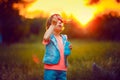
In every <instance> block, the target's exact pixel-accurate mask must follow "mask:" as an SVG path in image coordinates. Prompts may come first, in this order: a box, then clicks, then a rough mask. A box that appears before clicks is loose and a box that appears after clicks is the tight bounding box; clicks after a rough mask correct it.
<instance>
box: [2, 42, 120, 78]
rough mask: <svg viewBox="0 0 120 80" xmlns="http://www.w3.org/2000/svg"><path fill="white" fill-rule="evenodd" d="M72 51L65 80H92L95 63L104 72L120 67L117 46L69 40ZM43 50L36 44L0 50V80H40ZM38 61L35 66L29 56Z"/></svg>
mask: <svg viewBox="0 0 120 80" xmlns="http://www.w3.org/2000/svg"><path fill="white" fill-rule="evenodd" d="M71 43H72V46H73V49H72V53H71V55H70V56H69V57H68V61H69V66H68V80H93V79H92V64H93V63H94V62H95V63H96V64H98V65H100V66H101V67H103V68H105V69H106V70H109V71H110V70H112V69H113V64H115V65H116V66H115V67H117V66H120V59H119V57H120V42H103V41H101V42H95V41H79V40H71ZM44 52H45V49H44V46H43V45H42V44H41V43H40V42H38V43H24V44H21V43H19V44H12V45H10V46H0V69H1V71H0V76H1V80H4V79H7V80H43V72H44V69H43V63H42V58H43V55H44ZM33 55H36V56H38V57H39V59H40V64H36V63H34V61H33V59H32V56H33Z"/></svg>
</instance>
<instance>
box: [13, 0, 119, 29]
mask: <svg viewBox="0 0 120 80" xmlns="http://www.w3.org/2000/svg"><path fill="white" fill-rule="evenodd" d="M24 1H27V0H24ZM89 1H90V0H30V3H29V1H27V3H26V4H21V3H15V4H13V7H14V8H16V9H19V10H20V11H19V14H20V15H21V16H24V17H25V18H35V17H48V15H50V14H53V13H60V14H62V13H64V14H66V16H64V17H70V16H71V15H72V16H74V17H75V18H76V19H77V20H78V21H79V22H80V23H81V24H82V25H83V28H84V27H85V25H86V24H87V23H88V22H89V21H91V20H92V19H93V18H95V17H96V14H99V13H103V12H106V11H109V10H115V11H118V12H119V11H120V4H119V3H117V2H115V0H99V2H98V3H95V4H89V5H88V3H89ZM64 17H63V18H64Z"/></svg>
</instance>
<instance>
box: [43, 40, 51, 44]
mask: <svg viewBox="0 0 120 80" xmlns="http://www.w3.org/2000/svg"><path fill="white" fill-rule="evenodd" d="M49 42H50V40H43V41H42V44H44V45H47V44H48V43H49Z"/></svg>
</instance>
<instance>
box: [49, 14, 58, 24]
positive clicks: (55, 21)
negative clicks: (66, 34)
mask: <svg viewBox="0 0 120 80" xmlns="http://www.w3.org/2000/svg"><path fill="white" fill-rule="evenodd" d="M57 22H58V19H57V16H54V17H53V19H52V22H51V25H54V26H56V25H57Z"/></svg>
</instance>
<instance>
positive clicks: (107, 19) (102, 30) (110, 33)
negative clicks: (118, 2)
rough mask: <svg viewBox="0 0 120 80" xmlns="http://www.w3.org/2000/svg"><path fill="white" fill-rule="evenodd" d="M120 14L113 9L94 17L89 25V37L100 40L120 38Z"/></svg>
mask: <svg viewBox="0 0 120 80" xmlns="http://www.w3.org/2000/svg"><path fill="white" fill-rule="evenodd" d="M119 25H120V16H119V15H118V13H117V12H113V11H111V12H110V13H108V14H104V15H102V16H99V17H97V18H96V19H94V20H93V21H92V22H91V24H90V25H89V27H88V31H89V37H92V38H96V39H98V40H120V27H119Z"/></svg>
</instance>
